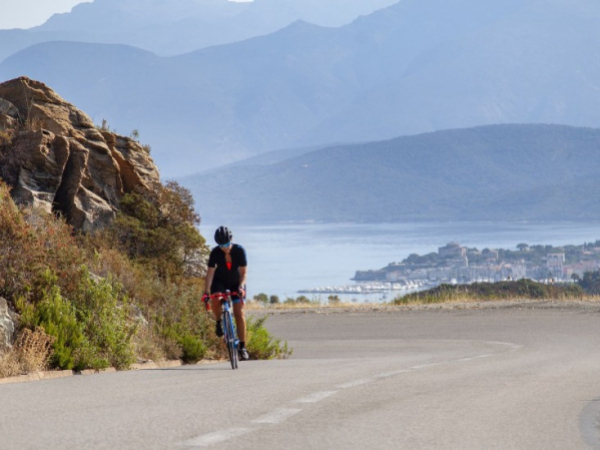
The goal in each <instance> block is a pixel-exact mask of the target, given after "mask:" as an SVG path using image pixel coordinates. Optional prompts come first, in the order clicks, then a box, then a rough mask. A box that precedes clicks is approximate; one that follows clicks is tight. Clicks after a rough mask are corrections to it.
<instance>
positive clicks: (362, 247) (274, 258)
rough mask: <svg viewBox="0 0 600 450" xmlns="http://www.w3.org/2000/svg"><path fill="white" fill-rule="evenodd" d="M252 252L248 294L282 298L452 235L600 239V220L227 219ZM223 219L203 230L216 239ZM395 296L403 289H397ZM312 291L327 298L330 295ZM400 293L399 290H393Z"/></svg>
mask: <svg viewBox="0 0 600 450" xmlns="http://www.w3.org/2000/svg"><path fill="white" fill-rule="evenodd" d="M227 226H229V227H230V229H231V230H232V231H233V234H234V242H236V243H239V244H241V245H243V246H244V247H245V249H246V252H247V254H248V260H249V263H248V294H249V296H250V297H252V296H253V295H256V294H258V293H261V292H264V293H266V294H268V295H277V296H279V297H280V299H281V300H284V299H285V298H286V297H297V296H298V295H299V294H298V291H299V290H310V289H314V288H317V287H323V286H340V285H352V284H354V283H353V282H352V281H351V278H352V277H353V276H354V274H355V272H356V271H357V270H371V269H380V268H382V267H385V266H386V265H388V264H389V263H391V262H400V261H401V260H403V259H404V258H406V257H407V256H409V255H410V254H411V253H417V254H426V253H431V252H437V250H438V247H442V246H444V245H446V244H447V243H449V242H458V243H460V244H461V245H464V246H468V247H477V248H478V249H479V250H482V249H484V248H490V249H493V248H505V249H516V246H517V245H518V244H519V243H526V244H529V245H538V244H544V245H553V246H559V245H567V244H575V245H580V244H583V243H584V242H594V241H596V240H597V239H600V222H586V223H581V222H543V223H539V222H450V223H404V224H284V225H263V226H258V225H252V226H249V225H241V224H240V225H237V224H227ZM216 228H217V226H215V225H212V224H202V225H201V226H200V230H201V232H202V233H203V235H204V236H206V238H207V240H208V241H209V243H210V244H211V245H214V243H213V241H212V236H213V233H214V230H215V229H216ZM394 295H395V294H394ZM307 296H308V297H309V298H313V297H314V298H315V299H320V300H321V301H326V300H327V296H326V295H321V296H320V297H319V296H311V295H310V294H309V295H307ZM392 296H393V295H392ZM340 297H341V298H342V300H343V301H355V302H378V301H384V300H390V299H391V296H388V295H382V294H369V295H356V294H353V295H341V296H340Z"/></svg>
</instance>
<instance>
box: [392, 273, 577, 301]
mask: <svg viewBox="0 0 600 450" xmlns="http://www.w3.org/2000/svg"><path fill="white" fill-rule="evenodd" d="M585 296H586V293H585V291H584V290H583V289H582V288H581V287H580V286H579V285H577V284H544V283H538V282H536V281H533V280H528V279H522V280H517V281H501V282H497V283H472V284H463V285H451V284H442V285H440V286H437V287H435V288H433V289H428V290H426V291H421V292H415V293H412V294H408V295H405V296H402V297H397V298H395V299H394V300H392V303H393V304H396V305H405V304H409V303H424V304H427V303H443V302H456V301H477V300H479V301H485V300H536V299H537V300H542V299H557V300H573V299H582V298H584V297H585Z"/></svg>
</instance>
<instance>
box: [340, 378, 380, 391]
mask: <svg viewBox="0 0 600 450" xmlns="http://www.w3.org/2000/svg"><path fill="white" fill-rule="evenodd" d="M372 381H375V378H362V379H360V380H354V381H349V382H347V383H344V384H340V385H338V386H336V387H337V388H339V389H349V388H353V387H356V386H361V385H363V384H368V383H371V382H372Z"/></svg>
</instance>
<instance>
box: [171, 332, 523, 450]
mask: <svg viewBox="0 0 600 450" xmlns="http://www.w3.org/2000/svg"><path fill="white" fill-rule="evenodd" d="M489 343H493V344H502V345H506V346H509V347H511V349H510V351H511V352H512V351H516V350H519V349H520V348H521V346H518V345H515V344H511V343H506V342H489ZM492 356H494V355H492V354H485V355H477V356H472V357H468V358H462V359H457V360H453V361H452V360H450V361H444V362H439V363H430V364H421V365H418V366H414V367H410V368H408V369H401V370H393V371H389V372H382V373H380V374H378V375H375V376H373V377H371V378H361V379H358V380H353V381H349V382H347V383H343V384H340V385H338V386H336V389H349V388H353V387H357V386H362V385H365V384H368V383H371V382H373V381H377V380H380V379H382V378H390V377H394V376H397V375H401V374H403V373H408V372H413V371H417V370H422V369H428V368H431V367H435V366H442V365H446V364H452V363H456V362H466V361H473V360H475V359H483V358H490V357H492ZM337 393H338V391H337V390H335V391H319V392H314V393H312V394H310V395H307V396H306V397H302V398H300V399H297V400H296V401H295V402H296V403H317V402H320V401H321V400H324V399H326V398H328V397H331V396H332V395H335V394H337ZM301 411H302V410H301V409H298V408H279V409H275V410H273V411H271V412H270V413H267V414H265V415H264V416H261V417H259V418H258V419H256V420H253V421H252V423H256V424H278V423H281V422H284V421H285V420H287V419H288V418H290V417H292V416H294V415H296V414H298V413H299V412H301ZM256 429H258V428H228V429H226V430H221V431H216V432H214V433H209V434H205V435H203V436H198V437H196V438H194V439H190V440H189V441H186V442H183V443H182V445H183V446H185V447H208V446H211V445H214V444H218V443H220V442H224V441H227V440H229V439H233V438H235V437H238V436H242V435H244V434H247V433H250V432H251V431H254V430H256Z"/></svg>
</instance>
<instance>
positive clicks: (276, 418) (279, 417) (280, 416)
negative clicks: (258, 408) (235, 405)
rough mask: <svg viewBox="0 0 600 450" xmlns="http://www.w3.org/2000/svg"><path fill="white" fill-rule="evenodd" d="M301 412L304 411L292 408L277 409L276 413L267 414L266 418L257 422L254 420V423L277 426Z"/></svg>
mask: <svg viewBox="0 0 600 450" xmlns="http://www.w3.org/2000/svg"><path fill="white" fill-rule="evenodd" d="M300 411H302V410H301V409H291V408H289V409H288V408H280V409H276V410H274V411H271V412H270V413H268V414H265V415H264V416H261V417H259V418H258V419H256V420H253V421H252V422H253V423H271V424H277V423H281V422H283V421H284V420H287V419H288V418H290V417H292V416H293V415H295V414H298V413H299V412H300Z"/></svg>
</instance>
